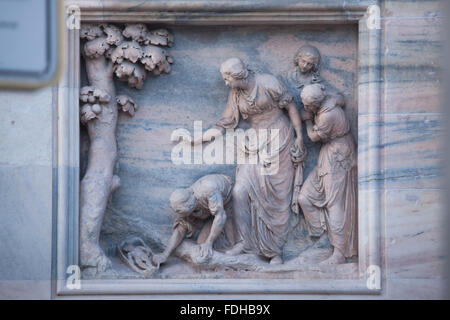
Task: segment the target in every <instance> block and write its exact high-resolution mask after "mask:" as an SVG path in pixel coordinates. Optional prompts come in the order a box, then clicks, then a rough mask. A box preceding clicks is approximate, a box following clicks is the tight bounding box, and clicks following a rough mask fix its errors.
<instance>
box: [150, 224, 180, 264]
mask: <svg viewBox="0 0 450 320" xmlns="http://www.w3.org/2000/svg"><path fill="white" fill-rule="evenodd" d="M185 236H186V229H185V228H183V227H181V226H178V227H177V228H175V230H174V231H173V233H172V236H171V237H170V239H169V243H168V244H167V247H166V249H165V250H164V252H163V253H160V254H155V255H154V256H153V263H154V264H156V265H157V266H159V265H160V264H161V263H164V262H166V260H167V258H168V257H169V256H170V255H171V254H172V252H173V251H174V250H175V249H176V248H177V247H178V246H179V245H180V244H181V242H182V241H183V239H184V237H185Z"/></svg>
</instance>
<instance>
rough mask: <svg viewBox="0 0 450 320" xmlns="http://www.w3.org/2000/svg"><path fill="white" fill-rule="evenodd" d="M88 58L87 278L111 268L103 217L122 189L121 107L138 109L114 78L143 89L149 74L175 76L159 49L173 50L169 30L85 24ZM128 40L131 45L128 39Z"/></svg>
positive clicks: (83, 247)
mask: <svg viewBox="0 0 450 320" xmlns="http://www.w3.org/2000/svg"><path fill="white" fill-rule="evenodd" d="M80 38H81V39H84V41H85V42H84V45H83V49H82V52H83V56H84V58H85V61H86V72H87V76H88V79H89V83H90V86H88V87H84V88H82V89H81V91H80V100H81V101H82V102H84V105H83V106H82V107H81V122H82V123H84V124H85V125H86V126H87V130H88V134H89V140H90V147H89V156H88V165H87V170H86V174H85V176H84V177H83V180H82V181H81V185H80V264H81V268H82V269H83V272H84V273H87V274H89V275H93V276H95V275H97V273H102V272H104V271H106V270H107V269H109V267H110V266H111V262H110V260H109V259H108V258H107V257H106V255H105V254H104V252H103V251H102V249H101V248H100V245H99V238H100V230H101V227H102V221H103V216H104V214H105V210H106V206H107V204H108V200H109V198H110V195H111V193H112V192H113V191H114V190H115V189H117V188H118V187H119V186H120V179H119V177H118V176H114V167H115V164H116V160H117V141H116V127H117V114H118V112H119V111H118V107H119V108H120V109H121V111H123V112H125V113H127V114H129V115H130V116H133V115H134V113H135V111H136V109H137V108H138V106H137V104H136V103H135V102H134V101H133V100H132V99H131V98H130V97H128V96H119V97H116V90H115V88H114V81H113V77H114V74H115V75H116V76H117V77H118V79H119V80H121V81H125V82H128V86H130V87H132V88H136V89H141V88H142V86H143V83H144V80H145V79H146V76H147V72H152V73H153V74H154V75H159V74H161V73H168V72H170V64H171V63H172V62H173V61H172V58H171V57H170V56H169V55H168V54H167V52H166V51H165V50H163V49H161V48H159V47H158V46H171V45H172V43H173V37H172V35H171V34H170V33H169V32H168V31H167V30H164V29H157V30H154V31H148V30H147V27H146V26H145V25H143V24H130V25H126V27H125V29H123V30H122V29H121V28H120V27H118V26H115V25H109V24H101V25H83V26H82V28H81V31H80ZM125 38H126V40H125Z"/></svg>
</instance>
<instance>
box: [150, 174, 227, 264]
mask: <svg viewBox="0 0 450 320" xmlns="http://www.w3.org/2000/svg"><path fill="white" fill-rule="evenodd" d="M232 188H233V181H232V179H231V178H230V177H228V176H225V175H222V174H210V175H206V176H204V177H202V178H200V179H199V180H197V181H196V182H195V183H194V184H193V185H192V186H191V187H189V188H186V189H177V190H175V191H174V192H173V193H172V194H171V196H170V206H171V208H172V210H173V211H174V212H175V213H176V214H177V215H178V218H177V219H176V220H175V222H174V224H173V233H172V236H171V238H170V239H169V243H168V244H167V247H166V249H165V250H164V252H163V253H160V254H157V255H154V256H153V263H154V264H156V265H157V266H159V265H160V264H161V263H164V262H165V261H166V260H167V258H168V257H169V256H170V254H171V253H172V252H173V251H174V250H175V249H176V248H177V247H178V246H179V245H180V244H181V242H182V241H183V240H184V239H185V238H186V237H188V238H190V237H195V236H196V238H197V243H198V244H199V245H200V255H201V257H202V258H204V260H207V259H208V258H209V257H210V256H211V255H212V250H213V245H214V247H215V248H216V249H221V248H222V249H226V248H227V247H230V246H232V245H233V244H234V243H235V236H234V232H235V231H234V228H233V225H232V219H229V214H230V213H231V206H230V205H231V191H232Z"/></svg>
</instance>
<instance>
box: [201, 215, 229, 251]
mask: <svg viewBox="0 0 450 320" xmlns="http://www.w3.org/2000/svg"><path fill="white" fill-rule="evenodd" d="M226 221H227V215H226V213H225V210H224V209H220V210H219V211H218V212H217V213H216V216H215V217H214V221H213V224H212V227H211V231H210V232H209V236H208V239H207V240H206V243H208V245H211V247H212V245H213V243H214V241H216V239H217V237H218V236H219V235H220V233H221V232H222V230H223V228H224V226H225V222H226Z"/></svg>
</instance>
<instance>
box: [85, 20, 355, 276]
mask: <svg viewBox="0 0 450 320" xmlns="http://www.w3.org/2000/svg"><path fill="white" fill-rule="evenodd" d="M81 38H82V39H83V50H82V51H83V56H84V58H85V61H86V73H87V76H88V80H89V86H86V87H83V88H81V91H80V101H81V110H80V114H81V123H82V124H83V125H85V126H86V127H87V130H88V133H89V138H90V149H89V162H88V167H87V171H86V174H85V175H84V177H83V179H82V181H81V187H80V188H81V189H80V216H81V220H80V222H81V230H80V241H81V246H80V258H81V265H82V268H83V270H85V272H86V271H87V273H86V274H87V275H88V276H96V275H99V274H101V273H102V272H105V271H106V270H108V269H110V268H111V262H110V260H109V259H108V258H107V257H106V255H105V253H104V252H103V250H102V249H101V248H100V246H99V236H100V228H101V225H102V220H103V215H104V212H105V209H106V206H107V203H108V200H109V198H110V197H111V194H112V192H113V191H114V190H116V189H117V188H118V187H119V186H120V179H119V177H118V176H117V175H115V174H114V167H115V164H116V160H117V142H116V136H115V131H116V126H117V114H118V110H120V111H122V112H125V113H127V114H128V115H129V116H133V115H135V113H136V111H137V110H138V105H137V104H136V103H135V102H134V101H133V100H132V99H131V98H130V97H128V96H126V95H118V96H117V95H116V91H115V87H114V82H113V77H114V75H115V76H116V77H117V79H118V80H120V81H123V82H126V83H127V84H128V86H129V87H131V88H136V89H141V88H142V87H143V84H144V81H145V79H146V77H147V73H148V72H151V73H152V74H153V75H159V74H161V73H169V72H170V64H171V63H173V60H172V58H171V57H170V56H169V55H168V53H167V52H166V51H165V49H163V48H162V47H170V46H171V45H172V44H173V37H172V35H171V34H170V33H169V32H167V31H166V30H163V29H158V30H154V31H148V30H147V28H146V26H145V25H143V24H130V25H126V26H124V27H118V26H115V25H99V26H95V25H90V26H84V27H83V28H82V30H81ZM294 61H295V70H293V71H292V72H290V73H289V74H287V75H286V77H285V78H284V79H283V81H281V80H280V79H278V78H277V77H276V76H274V75H271V74H269V73H263V72H255V71H252V70H250V69H249V68H248V67H247V66H246V64H245V63H244V62H243V61H242V60H241V59H239V58H229V59H227V60H226V61H224V62H223V63H222V64H221V66H220V74H221V76H222V78H223V81H224V84H225V85H226V86H228V87H229V88H230V89H229V94H228V101H227V102H226V105H225V107H224V110H223V113H222V116H221V117H220V118H219V119H218V121H217V122H216V123H215V125H214V126H213V127H212V128H211V129H209V130H206V131H205V132H204V133H203V134H202V135H200V137H198V138H197V139H193V140H189V142H188V143H189V144H190V146H191V144H192V146H198V145H203V144H209V143H212V141H215V139H217V137H218V136H224V137H225V136H226V134H227V133H228V132H230V131H235V130H237V129H238V128H239V126H240V123H242V122H246V123H247V124H248V125H249V127H250V128H249V129H248V130H247V131H246V132H254V133H255V139H256V140H255V141H257V142H256V143H254V141H252V139H244V140H242V141H243V142H242V141H241V142H242V143H241V144H239V143H238V144H239V145H238V148H240V149H239V150H240V152H242V154H243V155H244V158H245V160H246V161H245V163H237V165H236V175H235V179H234V181H233V179H232V178H231V177H229V176H227V175H223V174H217V173H215V172H211V173H210V174H208V175H205V176H203V177H201V178H200V179H198V180H197V181H192V185H191V186H190V187H188V188H182V189H174V190H173V192H172V193H171V194H170V198H169V202H170V208H171V210H172V211H173V213H174V214H175V215H176V218H175V219H174V222H173V230H172V235H171V236H170V238H169V239H168V241H167V243H165V244H164V250H163V251H162V252H160V253H156V254H155V253H154V252H153V251H152V250H151V249H150V248H149V246H147V244H146V242H145V241H144V240H142V239H141V238H139V237H137V236H134V235H132V236H130V237H128V238H127V239H125V240H123V241H122V242H121V243H120V244H119V245H118V246H117V254H118V256H119V257H120V259H121V260H122V262H123V263H124V264H125V265H127V266H128V267H129V268H130V269H131V270H133V271H135V272H136V273H138V274H140V275H142V276H143V277H154V276H155V275H157V274H158V271H161V270H162V269H163V268H165V266H166V265H168V264H169V260H170V257H177V258H178V259H181V260H184V261H185V262H188V263H189V264H190V265H192V266H194V267H195V268H196V270H214V271H218V270H219V271H220V270H222V271H225V270H235V271H238V272H239V271H251V272H256V273H264V272H266V273H270V274H275V273H277V272H291V271H292V272H294V271H298V270H303V271H305V270H306V271H307V272H314V270H316V269H314V268H316V266H320V268H322V269H320V270H321V271H324V272H335V271H336V270H337V269H336V268H340V267H338V266H339V265H341V264H345V263H346V262H352V261H351V260H350V259H349V258H352V257H354V256H356V255H357V240H358V237H357V220H356V219H357V174H356V170H357V167H356V166H357V158H356V156H357V155H356V148H355V144H354V141H353V137H352V134H351V132H350V124H349V120H348V119H347V116H346V114H345V112H344V109H343V108H344V107H345V99H344V96H343V95H342V94H340V93H339V92H337V91H336V90H334V89H333V88H329V86H328V85H327V83H326V82H325V81H324V80H323V79H322V77H321V76H320V63H321V55H320V52H319V50H318V49H317V48H316V47H313V46H309V45H307V46H303V47H301V48H300V49H299V51H298V53H297V54H296V56H295V57H294ZM285 83H286V84H287V86H286V85H285ZM289 90H290V91H289ZM304 125H305V126H306V133H307V135H308V137H309V139H310V140H311V141H312V142H313V143H314V144H320V153H319V157H318V160H317V163H316V165H315V167H314V169H313V170H312V171H311V172H310V173H309V175H308V177H307V178H306V180H304V171H303V170H304V168H305V161H306V158H307V150H306V147H305V143H304V138H303V136H302V135H303V133H302V129H303V126H304ZM251 130H253V131H251ZM262 132H263V133H264V134H263V133H262ZM267 150H271V151H272V153H267ZM251 159H256V162H252V160H251ZM292 221H297V222H298V221H300V222H301V223H299V225H301V226H303V227H304V228H305V232H307V233H308V238H307V241H309V243H310V245H309V246H308V247H307V248H306V249H302V250H300V249H299V250H298V257H297V258H294V259H290V260H287V261H283V247H284V245H285V243H286V242H287V239H288V235H289V232H291V230H292V228H290V227H292V226H291V224H292V223H293V222H292ZM327 244H328V247H327ZM323 248H325V249H323ZM328 249H329V250H328ZM347 265H348V266H349V268H347V269H348V270H354V269H355V268H356V264H354V263H347ZM341 269H342V268H341ZM347 269H345V270H347ZM348 270H347V271H348Z"/></svg>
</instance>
